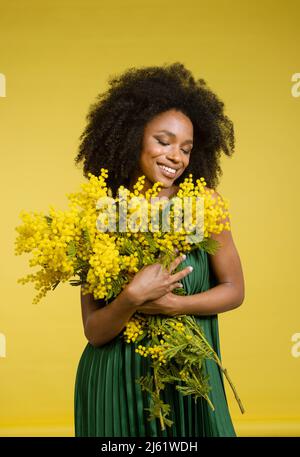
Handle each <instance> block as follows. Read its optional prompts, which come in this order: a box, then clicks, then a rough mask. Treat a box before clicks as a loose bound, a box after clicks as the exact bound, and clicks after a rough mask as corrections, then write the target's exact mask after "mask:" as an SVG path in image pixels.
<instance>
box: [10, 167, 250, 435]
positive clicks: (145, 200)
mask: <svg viewBox="0 0 300 457" xmlns="http://www.w3.org/2000/svg"><path fill="white" fill-rule="evenodd" d="M88 177H89V179H88V182H86V183H83V184H82V185H81V190H80V191H79V192H76V193H71V194H68V200H69V209H68V210H66V211H61V210H56V209H55V208H54V207H53V206H51V207H50V210H49V213H48V214H44V213H42V212H25V211H22V212H21V214H20V217H21V219H22V222H23V223H22V224H21V225H20V226H18V227H16V230H17V232H18V235H17V238H16V242H15V254H16V255H20V254H23V253H29V254H31V258H30V259H29V265H30V266H31V267H37V268H38V270H37V271H36V272H35V273H31V274H28V275H27V276H25V277H24V278H20V279H19V280H18V282H20V283H22V284H25V283H28V282H33V283H34V287H35V289H36V290H37V291H38V294H37V295H36V297H35V298H34V303H38V302H39V301H40V300H41V299H42V297H44V296H45V295H46V294H47V293H48V292H49V291H51V290H54V289H55V288H56V287H57V286H58V284H60V283H64V282H69V283H70V284H71V285H73V286H78V285H81V286H82V292H83V294H85V293H91V294H93V296H94V298H95V299H96V300H98V299H101V300H105V302H106V304H107V303H108V302H109V300H111V299H112V298H114V297H116V296H117V295H118V294H119V293H120V292H121V291H122V289H123V288H124V287H126V284H128V283H129V282H130V280H131V278H132V275H134V274H135V273H136V272H138V271H139V270H140V269H141V268H142V267H143V266H145V265H150V264H153V263H157V262H159V263H161V264H162V265H163V266H164V267H168V266H169V265H170V263H171V262H172V261H173V260H174V259H175V257H177V256H178V255H179V253H187V252H190V251H192V250H193V249H203V250H205V251H206V252H208V253H210V254H215V253H216V251H217V249H218V242H217V241H216V240H214V239H213V238H211V234H212V233H220V232H221V231H222V230H230V227H229V223H228V222H225V219H226V217H227V215H228V202H226V201H225V200H224V199H222V198H220V197H218V198H217V199H216V198H213V196H212V193H211V191H209V190H207V189H206V188H205V185H206V182H205V180H204V178H200V179H197V181H196V183H193V177H192V175H189V177H188V178H186V179H185V181H184V182H183V183H181V184H180V185H179V191H178V192H177V194H176V197H175V198H174V197H173V198H171V199H163V198H159V197H158V193H159V192H160V190H161V187H160V184H161V183H159V182H157V183H155V184H154V185H153V186H152V188H150V189H148V190H147V191H146V192H145V193H144V194H143V193H142V190H143V188H144V181H145V176H141V177H140V178H139V179H138V180H137V182H136V184H135V185H134V187H133V189H132V190H129V189H126V188H125V187H124V186H120V187H119V189H118V195H117V197H116V198H112V192H111V189H109V188H108V187H107V184H106V179H107V177H108V174H107V170H106V169H104V168H102V169H101V174H100V176H98V177H97V176H94V175H92V174H91V173H89V176H88ZM183 213H184V214H183ZM182 216H184V225H182ZM177 268H178V269H180V266H179V267H177ZM178 269H177V270H176V271H178ZM173 293H177V294H185V291H184V290H183V289H181V288H178V289H174V290H173ZM122 336H123V337H124V339H125V341H126V342H127V343H129V344H134V345H136V349H135V350H136V352H138V353H139V354H140V355H141V356H144V357H150V358H151V362H152V364H151V366H152V369H153V371H152V373H153V374H151V375H149V376H146V377H142V378H140V379H139V380H137V382H139V383H140V384H141V387H142V389H143V390H146V391H148V392H149V393H150V395H151V400H152V401H151V407H150V408H149V410H150V415H149V420H152V419H155V418H156V417H157V418H159V420H160V424H161V428H162V429H164V428H165V425H168V426H170V425H172V421H171V420H170V419H169V418H168V417H167V416H168V413H169V410H170V406H169V405H168V404H165V403H163V402H162V400H161V399H160V395H159V392H160V391H161V390H162V389H164V386H165V384H166V383H175V384H176V383H177V385H176V388H177V389H178V390H179V391H180V392H181V393H182V394H183V395H190V394H192V395H193V396H194V398H195V401H196V400H197V398H198V397H200V396H202V397H204V398H205V399H206V400H207V401H208V403H209V405H210V406H211V408H212V409H214V406H213V404H212V403H211V401H210V399H209V396H208V393H209V390H210V386H209V379H208V377H207V376H206V374H205V364H204V361H205V359H212V360H214V361H215V362H216V363H217V364H218V366H219V367H220V369H221V370H222V372H223V373H224V374H225V376H226V378H227V380H228V381H229V383H230V386H231V387H232V389H233V392H234V394H235V397H236V399H237V401H238V403H239V406H240V409H241V411H242V412H243V411H244V410H243V406H242V404H241V402H240V400H239V398H238V396H237V393H236V390H235V388H234V386H233V384H232V382H231V380H230V378H229V376H228V373H227V371H226V370H225V369H224V368H223V367H222V365H221V361H220V360H219V358H218V356H217V354H216V353H215V351H214V350H213V348H212V347H211V346H210V345H209V343H208V341H207V340H206V338H205V335H204V332H203V330H202V329H201V328H200V326H199V325H198V324H197V323H196V321H195V319H194V317H193V316H189V315H180V316H179V315H178V316H174V317H170V316H165V315H147V314H142V313H139V312H136V313H135V314H134V315H133V316H132V318H131V319H130V320H129V322H128V323H127V325H126V327H125V329H124V331H123V333H122ZM142 342H143V343H144V344H141V343H142ZM137 343H140V344H139V345H138V344H137ZM178 381H180V384H178Z"/></svg>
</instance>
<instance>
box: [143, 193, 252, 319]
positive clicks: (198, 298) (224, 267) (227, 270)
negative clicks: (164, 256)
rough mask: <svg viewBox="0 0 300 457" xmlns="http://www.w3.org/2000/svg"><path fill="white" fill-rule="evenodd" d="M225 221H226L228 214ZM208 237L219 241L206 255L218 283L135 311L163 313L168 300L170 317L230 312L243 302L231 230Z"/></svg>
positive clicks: (240, 279)
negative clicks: (213, 249)
mask: <svg viewBox="0 0 300 457" xmlns="http://www.w3.org/2000/svg"><path fill="white" fill-rule="evenodd" d="M212 195H213V197H214V198H217V197H218V196H219V194H218V193H217V192H216V191H215V192H214V194H212ZM221 198H222V197H221ZM226 221H228V222H229V223H230V219H229V217H228V218H227V219H226V220H225V222H226ZM211 236H212V238H214V239H215V240H218V241H219V242H220V247H219V249H218V251H217V253H216V254H214V255H209V256H208V258H209V263H210V266H211V269H212V270H213V273H214V275H215V277H216V280H217V283H218V285H216V286H215V287H212V288H211V289H209V290H207V291H205V292H200V293H198V294H194V295H185V296H181V295H180V296H179V295H175V294H173V293H170V294H168V295H167V296H165V297H161V298H159V299H157V300H155V301H151V302H147V303H144V304H143V305H142V306H141V307H140V309H139V311H141V312H144V313H146V314H156V313H163V314H164V313H165V312H164V309H165V307H166V304H167V303H168V305H169V307H170V308H171V312H169V313H168V314H170V315H172V316H176V315H177V314H194V315H211V314H217V313H223V312H225V311H230V310H232V309H235V308H237V307H238V306H240V305H241V304H242V303H243V301H244V287H245V285H244V277H243V271H242V266H241V261H240V257H239V254H238V252H237V249H236V247H235V244H234V241H233V238H232V232H231V231H228V230H223V231H222V232H221V233H220V234H212V235H211Z"/></svg>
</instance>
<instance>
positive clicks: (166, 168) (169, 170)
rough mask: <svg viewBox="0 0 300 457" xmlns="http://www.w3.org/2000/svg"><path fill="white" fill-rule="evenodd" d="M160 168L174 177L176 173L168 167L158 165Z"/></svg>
mask: <svg viewBox="0 0 300 457" xmlns="http://www.w3.org/2000/svg"><path fill="white" fill-rule="evenodd" d="M159 166H160V168H163V169H164V170H166V171H168V172H169V173H173V174H174V175H175V173H176V170H174V168H169V167H165V166H164V165H159Z"/></svg>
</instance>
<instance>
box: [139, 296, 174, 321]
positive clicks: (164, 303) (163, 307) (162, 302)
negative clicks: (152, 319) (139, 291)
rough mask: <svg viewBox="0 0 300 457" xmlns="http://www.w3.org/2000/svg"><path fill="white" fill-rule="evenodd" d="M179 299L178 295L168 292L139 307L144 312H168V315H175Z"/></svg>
mask: <svg viewBox="0 0 300 457" xmlns="http://www.w3.org/2000/svg"><path fill="white" fill-rule="evenodd" d="M177 299H178V295H176V294H173V293H172V292H168V293H167V294H166V295H163V296H162V297H159V298H157V299H156V300H151V301H150V300H149V301H146V302H145V303H143V304H142V305H140V306H139V307H138V310H137V311H138V312H141V313H144V314H166V315H168V316H175V315H176V314H179V313H178V312H177V306H176V305H177Z"/></svg>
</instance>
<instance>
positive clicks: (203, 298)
mask: <svg viewBox="0 0 300 457" xmlns="http://www.w3.org/2000/svg"><path fill="white" fill-rule="evenodd" d="M213 238H214V239H217V240H218V241H220V243H221V244H222V245H221V247H220V248H219V251H218V252H217V253H216V254H215V255H209V262H210V265H211V268H212V270H213V272H214V274H215V276H216V279H217V282H218V285H217V286H215V287H212V288H211V289H208V290H206V291H205V292H200V293H198V294H194V295H186V296H180V297H179V296H175V298H174V300H175V306H174V308H175V310H176V314H195V315H211V314H218V313H224V312H226V311H230V310H232V309H235V308H237V307H238V306H240V305H241V304H242V303H243V301H244V296H245V295H244V277H243V272H242V266H241V261H240V258H239V255H238V252H237V249H236V247H235V244H234V241H233V238H232V233H231V232H229V231H223V232H222V233H220V234H218V235H216V234H214V235H213Z"/></svg>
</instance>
